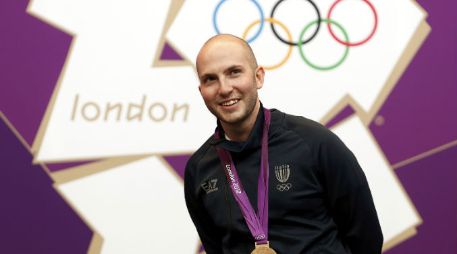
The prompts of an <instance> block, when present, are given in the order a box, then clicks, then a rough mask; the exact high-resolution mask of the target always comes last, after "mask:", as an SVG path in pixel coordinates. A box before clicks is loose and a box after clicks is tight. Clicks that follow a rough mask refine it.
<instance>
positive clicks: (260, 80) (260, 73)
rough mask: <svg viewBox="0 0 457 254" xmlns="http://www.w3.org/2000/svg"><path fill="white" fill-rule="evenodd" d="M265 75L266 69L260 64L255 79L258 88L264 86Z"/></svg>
mask: <svg viewBox="0 0 457 254" xmlns="http://www.w3.org/2000/svg"><path fill="white" fill-rule="evenodd" d="M264 77H265V70H264V69H263V67H262V66H258V67H257V68H256V70H255V80H256V83H257V84H256V85H257V89H260V88H262V86H263V79H264Z"/></svg>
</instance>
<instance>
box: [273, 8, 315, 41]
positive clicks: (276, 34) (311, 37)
mask: <svg viewBox="0 0 457 254" xmlns="http://www.w3.org/2000/svg"><path fill="white" fill-rule="evenodd" d="M307 1H308V2H309V3H310V4H311V5H312V6H313V8H314V10H316V13H317V27H316V30H314V33H313V34H312V35H311V36H310V37H309V38H308V39H306V40H304V41H303V44H306V43H308V42H309V41H311V40H312V39H314V37H316V35H317V32H319V28H320V26H321V13H320V12H319V9H318V8H317V5H316V4H315V3H314V2H313V1H312V0H307ZM282 2H284V0H280V1H278V2H277V3H276V4H275V5H274V6H273V9H272V10H271V14H270V17H271V18H274V15H275V11H276V9H277V8H278V6H279V4H281V3H282ZM270 26H271V30H273V33H274V35H275V36H276V38H278V39H279V40H280V41H282V42H284V43H285V44H287V45H291V46H298V43H297V42H293V41H292V40H291V39H289V40H288V41H286V40H284V39H283V38H282V37H281V36H279V34H278V33H277V32H276V29H275V27H274V24H273V23H271V24H270Z"/></svg>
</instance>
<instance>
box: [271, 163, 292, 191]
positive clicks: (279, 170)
mask: <svg viewBox="0 0 457 254" xmlns="http://www.w3.org/2000/svg"><path fill="white" fill-rule="evenodd" d="M275 175H276V179H277V180H278V181H279V182H280V184H278V185H276V189H277V190H279V191H288V190H290V188H292V184H291V183H287V180H289V177H290V166H289V164H283V165H280V166H275Z"/></svg>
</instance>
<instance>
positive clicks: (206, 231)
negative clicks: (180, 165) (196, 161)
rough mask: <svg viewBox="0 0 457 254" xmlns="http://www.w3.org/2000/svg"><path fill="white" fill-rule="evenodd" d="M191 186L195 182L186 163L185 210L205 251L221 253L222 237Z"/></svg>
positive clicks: (213, 253) (214, 253)
mask: <svg viewBox="0 0 457 254" xmlns="http://www.w3.org/2000/svg"><path fill="white" fill-rule="evenodd" d="M193 186H195V184H194V180H193V178H192V176H191V166H190V165H189V163H188V164H187V166H186V171H185V174H184V197H185V200H186V205H187V210H188V211H189V214H190V217H191V219H192V221H193V223H194V225H195V227H196V229H197V232H198V235H199V236H200V240H201V241H202V244H203V247H204V248H205V252H206V253H207V254H219V253H222V243H221V240H222V238H221V236H220V234H219V232H218V231H217V229H216V227H215V225H214V224H213V223H212V220H211V217H210V216H209V215H208V213H207V211H206V210H205V208H204V207H203V204H202V203H200V202H199V201H198V199H197V198H196V191H195V190H194V187H193Z"/></svg>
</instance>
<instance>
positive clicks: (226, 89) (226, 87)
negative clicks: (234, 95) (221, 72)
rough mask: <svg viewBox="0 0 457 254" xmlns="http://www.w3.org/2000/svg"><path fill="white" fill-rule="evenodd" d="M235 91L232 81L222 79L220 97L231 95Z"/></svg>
mask: <svg viewBox="0 0 457 254" xmlns="http://www.w3.org/2000/svg"><path fill="white" fill-rule="evenodd" d="M232 91H233V84H232V82H231V81H230V80H227V79H221V81H220V86H219V94H220V95H223V96H224V95H229V94H230V93H231V92H232Z"/></svg>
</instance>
